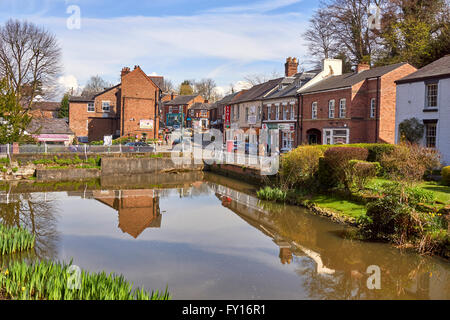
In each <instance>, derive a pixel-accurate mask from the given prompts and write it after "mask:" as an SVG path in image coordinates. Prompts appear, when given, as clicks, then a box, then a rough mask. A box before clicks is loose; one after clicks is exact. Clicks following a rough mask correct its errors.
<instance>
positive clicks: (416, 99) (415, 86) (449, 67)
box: [395, 55, 450, 165]
mask: <svg viewBox="0 0 450 320" xmlns="http://www.w3.org/2000/svg"><path fill="white" fill-rule="evenodd" d="M396 84H397V102H396V119H395V127H396V130H395V131H396V134H395V141H396V143H398V142H399V141H400V133H399V124H400V123H401V122H402V121H403V120H406V119H411V118H418V119H419V120H420V121H422V122H423V124H424V125H425V132H424V137H423V139H422V145H424V146H427V147H430V148H436V149H438V150H439V152H440V153H441V155H442V162H443V164H444V165H450V55H446V56H445V57H443V58H441V59H439V60H436V61H434V62H433V63H431V64H429V65H426V66H425V67H423V68H422V69H419V70H417V71H416V72H414V73H412V74H410V75H408V76H407V77H405V78H403V79H400V80H398V81H396Z"/></svg>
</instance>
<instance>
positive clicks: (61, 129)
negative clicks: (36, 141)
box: [27, 118, 73, 135]
mask: <svg viewBox="0 0 450 320" xmlns="http://www.w3.org/2000/svg"><path fill="white" fill-rule="evenodd" d="M39 129H40V131H39V133H41V134H71V135H73V132H72V130H70V128H69V124H68V123H67V120H66V119H54V118H50V119H46V118H42V119H41V118H39V119H34V118H33V119H32V120H31V122H30V124H29V125H28V127H27V131H28V132H30V133H34V132H36V131H38V130H39Z"/></svg>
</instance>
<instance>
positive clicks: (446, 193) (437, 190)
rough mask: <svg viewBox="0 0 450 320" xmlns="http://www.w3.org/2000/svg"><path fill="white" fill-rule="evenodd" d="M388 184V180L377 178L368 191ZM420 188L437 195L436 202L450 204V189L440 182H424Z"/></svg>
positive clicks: (419, 185)
mask: <svg viewBox="0 0 450 320" xmlns="http://www.w3.org/2000/svg"><path fill="white" fill-rule="evenodd" d="M386 182H391V180H388V179H382V178H375V179H373V180H372V181H371V182H370V183H369V185H368V186H367V188H368V189H372V188H375V187H376V186H377V185H381V184H383V183H386ZM417 186H418V187H420V188H422V189H425V190H428V191H431V192H433V193H434V194H435V196H436V200H438V201H440V202H443V203H445V204H450V187H448V186H444V185H441V184H440V183H439V182H435V181H423V182H421V183H419V184H418V185H417Z"/></svg>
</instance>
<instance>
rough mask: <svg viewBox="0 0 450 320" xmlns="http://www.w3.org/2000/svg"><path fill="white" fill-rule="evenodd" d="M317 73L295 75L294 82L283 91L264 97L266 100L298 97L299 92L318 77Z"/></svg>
mask: <svg viewBox="0 0 450 320" xmlns="http://www.w3.org/2000/svg"><path fill="white" fill-rule="evenodd" d="M316 74H317V72H315V71H313V72H303V73H298V74H296V75H295V77H294V79H293V81H291V83H290V84H289V85H288V86H286V87H285V88H284V89H282V90H275V91H273V92H272V93H270V94H268V95H267V96H265V97H264V100H266V99H275V98H284V97H291V96H296V95H297V90H298V89H300V88H301V87H302V86H303V85H304V84H306V83H307V82H308V81H309V80H311V79H312V78H314V77H315V76H316ZM299 82H300V83H299Z"/></svg>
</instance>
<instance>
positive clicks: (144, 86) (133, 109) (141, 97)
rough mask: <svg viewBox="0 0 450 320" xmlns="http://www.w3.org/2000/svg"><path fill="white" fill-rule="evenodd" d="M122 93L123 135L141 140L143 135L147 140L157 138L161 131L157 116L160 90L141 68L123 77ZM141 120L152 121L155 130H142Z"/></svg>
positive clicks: (121, 125)
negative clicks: (144, 134)
mask: <svg viewBox="0 0 450 320" xmlns="http://www.w3.org/2000/svg"><path fill="white" fill-rule="evenodd" d="M121 93H122V97H121V99H122V113H121V121H120V130H121V135H129V136H135V135H137V136H138V138H140V137H141V136H142V134H143V133H146V135H147V138H154V137H157V134H158V131H159V117H158V114H157V110H158V109H157V105H158V102H159V88H158V87H157V86H156V85H155V84H154V83H153V81H151V80H150V79H149V78H148V77H147V76H146V75H145V73H144V72H143V71H142V70H141V69H140V67H137V68H135V69H134V70H133V71H131V72H129V73H127V74H124V75H122V92H121ZM141 120H152V121H153V129H146V128H141V127H140V121H141Z"/></svg>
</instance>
